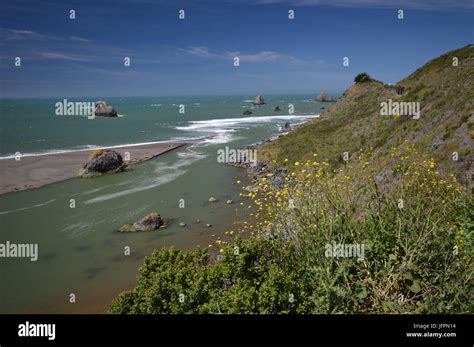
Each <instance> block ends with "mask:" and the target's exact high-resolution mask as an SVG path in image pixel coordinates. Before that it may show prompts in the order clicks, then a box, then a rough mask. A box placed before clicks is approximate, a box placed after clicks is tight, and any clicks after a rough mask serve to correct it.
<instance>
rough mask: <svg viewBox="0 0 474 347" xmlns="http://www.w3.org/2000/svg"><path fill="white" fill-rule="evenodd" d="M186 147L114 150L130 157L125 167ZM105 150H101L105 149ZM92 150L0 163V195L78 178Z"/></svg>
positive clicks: (158, 145)
mask: <svg viewBox="0 0 474 347" xmlns="http://www.w3.org/2000/svg"><path fill="white" fill-rule="evenodd" d="M185 145H187V143H175V142H172V143H155V144H144V145H137V146H133V145H131V146H125V147H113V148H112V149H113V150H114V151H117V152H119V153H120V154H122V156H124V154H125V152H128V153H129V154H130V160H129V161H128V162H127V164H128V165H133V164H137V163H140V162H143V161H145V160H149V159H152V158H155V157H157V156H159V155H161V154H164V153H166V152H169V151H171V150H174V149H176V148H179V147H182V146H185ZM107 148H108V147H104V149H107ZM91 152H92V150H90V151H77V152H68V153H57V154H46V155H38V156H25V157H21V158H20V160H15V158H9V159H2V160H0V182H1V187H0V195H1V194H5V193H10V192H17V191H22V190H27V189H34V188H39V187H42V186H45V185H47V184H51V183H55V182H60V181H64V180H67V179H70V178H75V177H78V173H79V170H80V169H81V168H82V165H83V164H84V163H85V162H86V161H87V159H88V157H89V156H90V154H91Z"/></svg>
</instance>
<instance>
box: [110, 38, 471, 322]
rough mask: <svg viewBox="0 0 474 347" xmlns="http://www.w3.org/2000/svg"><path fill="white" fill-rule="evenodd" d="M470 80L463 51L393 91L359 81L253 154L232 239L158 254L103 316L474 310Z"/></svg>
mask: <svg viewBox="0 0 474 347" xmlns="http://www.w3.org/2000/svg"><path fill="white" fill-rule="evenodd" d="M454 58H457V59H454ZM454 61H456V62H457V64H454V65H453V62H454ZM456 65H457V66H456ZM473 71H474V47H473V46H472V45H469V46H466V47H463V48H461V49H459V50H456V51H452V52H449V53H447V54H445V55H443V56H441V57H439V58H437V59H434V60H432V61H430V62H429V63H427V64H426V65H424V66H423V67H421V68H420V69H418V70H417V71H415V72H414V73H413V74H411V75H410V76H408V77H407V78H406V79H404V80H402V81H400V82H399V83H398V84H396V85H386V84H384V83H383V82H381V81H377V80H374V79H372V78H371V77H370V76H369V75H368V74H365V73H363V74H360V75H358V76H356V78H355V83H354V85H352V86H351V87H349V89H347V91H346V92H345V93H344V95H343V96H342V97H341V98H340V99H339V100H338V101H337V102H336V103H335V104H334V105H333V106H332V107H331V108H330V109H328V110H327V111H326V112H324V113H323V114H322V115H321V117H320V118H319V119H316V120H314V121H311V122H309V123H306V124H304V125H301V126H299V127H298V128H296V129H295V130H293V131H292V132H290V133H289V134H288V135H287V136H284V137H281V138H280V139H278V140H276V141H274V142H271V143H269V144H266V145H264V146H263V147H260V148H258V149H257V150H258V161H259V163H258V165H257V166H256V167H252V168H248V172H249V175H250V176H251V178H252V181H253V185H251V186H245V187H242V193H241V198H242V200H241V201H240V205H241V208H242V209H245V210H246V211H249V213H250V216H251V219H249V220H247V221H244V223H243V225H244V226H243V227H242V228H240V229H238V230H231V231H230V232H229V235H231V236H232V238H231V240H228V242H226V241H223V240H217V241H216V243H215V244H213V245H210V246H209V247H208V248H207V249H199V250H196V251H191V252H184V251H180V250H176V249H174V248H170V249H163V250H159V251H155V252H154V253H153V254H152V255H151V256H149V257H147V258H146V259H145V263H144V265H143V266H142V267H141V269H140V272H139V277H138V286H137V287H136V288H134V289H133V290H131V291H128V292H125V293H122V294H121V295H120V296H118V297H117V298H116V299H115V300H114V301H113V303H112V307H111V309H110V312H111V313H127V314H139V313H157V314H158V313H262V314H274V313H282V314H286V313H301V314H308V313H310V314H340V313H472V312H473V311H474V307H473V302H474V301H473V297H472V293H474V288H473V283H474V281H473V280H472V279H473V266H472V264H473V252H472V246H473V237H474V216H473V212H472V211H474V201H473V199H472V192H471V191H470V188H469V182H470V181H469V175H470V173H472V161H473V149H474V148H473V137H474V136H473V135H474V134H473V130H474V115H473V113H472V111H473V109H474V108H473V94H472V93H473V83H474V76H473ZM402 103H403V104H402ZM394 105H398V106H394ZM397 107H398V108H397ZM235 184H240V181H236V182H235Z"/></svg>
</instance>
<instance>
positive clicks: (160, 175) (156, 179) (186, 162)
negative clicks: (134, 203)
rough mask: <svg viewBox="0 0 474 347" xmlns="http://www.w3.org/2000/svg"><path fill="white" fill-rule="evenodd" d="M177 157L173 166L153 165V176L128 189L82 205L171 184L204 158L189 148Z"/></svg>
mask: <svg viewBox="0 0 474 347" xmlns="http://www.w3.org/2000/svg"><path fill="white" fill-rule="evenodd" d="M178 156H179V158H180V159H179V160H177V161H176V162H174V163H173V164H170V163H165V162H157V163H155V172H154V174H153V175H146V176H145V177H144V178H143V179H141V180H136V181H134V182H133V184H132V186H131V187H130V188H128V189H125V190H122V191H119V192H115V193H110V194H104V195H101V196H98V197H96V198H93V199H89V200H86V201H85V202H84V204H93V203H97V202H103V201H106V200H110V199H114V198H118V197H121V196H125V195H128V194H133V193H137V192H141V191H144V190H148V189H152V188H155V187H158V186H161V185H163V184H166V183H169V182H172V181H174V180H175V179H176V178H177V177H179V176H181V175H184V174H185V173H186V172H187V171H188V170H187V169H186V168H187V167H188V166H190V165H192V164H194V163H195V162H197V161H199V160H201V159H204V158H205V157H206V155H204V154H202V153H198V152H195V151H193V150H192V149H190V148H187V150H186V151H185V152H181V153H178ZM137 183H138V185H137Z"/></svg>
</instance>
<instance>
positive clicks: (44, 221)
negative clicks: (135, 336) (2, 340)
mask: <svg viewBox="0 0 474 347" xmlns="http://www.w3.org/2000/svg"><path fill="white" fill-rule="evenodd" d="M250 99H253V96H218V97H179V98H178V97H146V98H145V97H143V98H107V99H106V101H107V102H108V103H109V104H111V105H112V106H113V107H114V108H115V109H116V110H117V112H118V113H119V115H120V117H118V118H96V119H94V120H90V119H88V118H87V117H81V116H58V115H56V114H55V103H56V102H58V101H59V102H61V101H62V100H63V98H55V99H34V100H33V99H21V100H20V99H16V100H8V99H3V100H1V108H0V157H1V158H6V157H10V156H12V155H13V154H14V153H15V152H20V153H22V155H39V156H41V155H43V154H45V153H54V152H67V151H76V150H84V149H90V148H94V147H100V146H118V145H127V144H137V143H148V142H160V141H170V140H171V141H183V140H186V139H202V140H199V141H197V143H196V144H194V145H192V146H190V147H187V148H181V149H178V150H176V151H172V152H170V153H167V154H165V155H162V156H160V157H158V158H155V159H153V160H150V161H147V162H144V163H141V164H138V165H135V166H133V167H132V168H131V169H130V170H129V171H126V172H124V173H120V174H116V175H107V176H103V177H100V178H97V179H87V180H84V179H72V180H67V181H63V182H58V183H55V184H52V185H48V186H45V187H42V188H39V189H34V190H30V191H24V192H18V193H11V194H5V195H2V196H0V243H5V242H6V241H10V242H12V243H37V244H38V247H39V258H38V260H37V261H36V262H32V261H30V260H29V259H20V258H0V271H1V276H0V277H1V280H0V313H23V312H34V313H41V312H46V313H48V312H60V313H75V312H82V313H89V312H101V311H104V310H105V309H107V307H108V305H109V304H110V301H111V299H112V298H113V297H115V296H116V295H117V294H118V293H120V292H121V291H123V290H127V289H130V288H131V287H133V285H134V284H135V281H136V275H137V269H138V267H139V266H140V265H141V263H142V262H143V258H144V257H145V256H146V255H148V254H150V253H151V252H152V251H153V250H154V249H160V248H162V247H165V246H166V247H167V246H175V247H178V248H181V249H193V248H195V247H196V246H197V245H200V246H204V247H205V246H207V245H208V244H209V243H212V242H213V240H215V239H216V238H217V237H224V236H223V234H224V231H225V230H232V228H233V224H234V221H238V220H239V217H240V216H241V215H242V213H241V212H239V207H240V206H239V204H238V203H239V202H240V201H241V199H240V198H239V187H238V186H237V185H235V184H234V182H235V181H236V180H237V179H240V180H242V181H243V182H245V180H246V177H245V173H244V172H242V170H240V169H237V168H234V167H231V166H228V165H224V164H221V163H218V162H217V150H219V149H224V148H225V146H228V147H229V148H234V149H237V148H241V147H242V146H244V145H248V144H251V143H255V142H257V141H260V140H264V139H267V138H269V137H271V136H272V135H275V134H277V133H278V127H279V126H282V125H284V124H285V123H286V122H290V123H292V124H295V123H301V122H305V121H308V120H310V119H311V118H314V117H316V115H318V114H319V113H321V107H327V105H325V104H324V103H315V102H314V101H313V100H312V96H310V95H287V96H282V95H278V96H277V95H275V96H267V97H266V98H265V101H266V102H267V105H264V106H260V107H254V106H252V105H250V103H249V101H251V100H250ZM67 100H68V101H81V102H84V101H90V102H94V101H97V99H94V98H81V99H69V98H67ZM289 103H291V104H293V105H294V114H289V112H288V104H289ZM179 105H185V113H184V114H180V113H179ZM277 105H278V106H279V107H280V108H281V110H282V111H280V112H275V111H274V108H275V107H276V106H277ZM247 109H248V110H250V111H252V112H253V114H252V115H250V116H244V115H243V112H244V111H245V110H247ZM0 170H1V160H0ZM0 177H1V176H0ZM211 195H212V196H215V197H216V198H218V200H219V201H218V202H217V203H214V204H209V203H207V199H208V198H209V196H211ZM70 199H75V201H76V208H74V209H71V208H69V201H70ZM180 199H184V201H185V208H180V207H179V201H180ZM227 199H232V200H234V202H235V203H234V204H231V205H227V204H226V203H225V201H226V200H227ZM153 211H156V212H159V213H161V215H162V216H165V217H169V218H172V219H173V220H174V222H173V224H172V225H171V226H170V227H168V228H167V229H163V230H159V231H153V232H144V233H135V234H119V233H117V232H115V230H116V229H117V228H118V227H120V226H122V225H123V224H127V223H131V222H134V221H136V220H138V219H140V218H142V217H143V216H145V215H146V214H148V213H150V212H153ZM197 219H199V220H201V221H202V222H201V223H196V220H197ZM181 221H183V222H185V223H187V227H185V228H181V227H179V226H178V223H179V222H181ZM206 223H210V224H212V227H211V228H206V227H205V224H206ZM125 247H130V250H131V254H130V256H125V255H124V248H125ZM71 293H74V294H75V296H76V303H70V302H69V298H70V296H69V295H70V294H71Z"/></svg>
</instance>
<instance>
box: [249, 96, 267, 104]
mask: <svg viewBox="0 0 474 347" xmlns="http://www.w3.org/2000/svg"><path fill="white" fill-rule="evenodd" d="M252 104H254V105H265V100H264V99H263V96H261V95H257V96H256V97H255V100H254V101H253V102H252Z"/></svg>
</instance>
